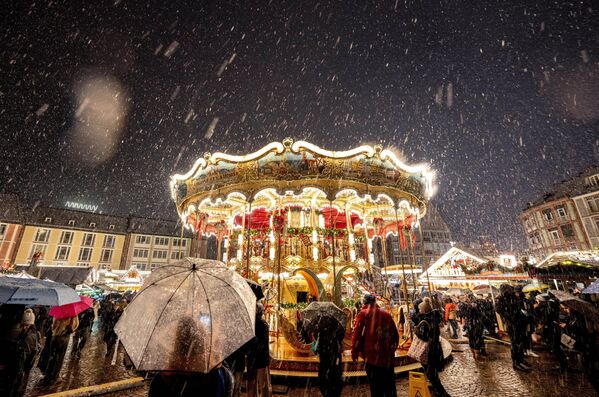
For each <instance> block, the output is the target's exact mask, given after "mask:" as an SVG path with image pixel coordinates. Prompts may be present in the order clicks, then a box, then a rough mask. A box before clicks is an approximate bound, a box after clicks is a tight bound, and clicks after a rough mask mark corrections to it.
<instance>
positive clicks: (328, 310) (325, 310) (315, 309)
mask: <svg viewBox="0 0 599 397" xmlns="http://www.w3.org/2000/svg"><path fill="white" fill-rule="evenodd" d="M301 313H302V318H303V320H304V326H306V327H312V328H315V327H316V326H317V324H318V322H319V320H320V319H321V317H323V316H327V317H331V318H333V319H335V320H336V321H337V322H338V323H339V324H340V325H342V326H344V327H345V320H346V319H347V315H346V314H345V313H344V312H343V310H341V309H340V308H339V307H338V306H337V305H335V304H334V303H333V302H318V301H314V302H312V303H310V304H309V305H308V306H306V308H305V309H304V310H302V312H301Z"/></svg>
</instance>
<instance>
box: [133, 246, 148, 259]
mask: <svg viewBox="0 0 599 397" xmlns="http://www.w3.org/2000/svg"><path fill="white" fill-rule="evenodd" d="M148 251H149V250H147V249H141V248H135V249H134V250H133V257H134V258H147V257H148Z"/></svg>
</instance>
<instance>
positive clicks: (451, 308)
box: [445, 303, 458, 321]
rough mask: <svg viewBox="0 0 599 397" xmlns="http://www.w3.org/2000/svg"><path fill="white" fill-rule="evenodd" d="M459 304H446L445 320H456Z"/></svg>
mask: <svg viewBox="0 0 599 397" xmlns="http://www.w3.org/2000/svg"><path fill="white" fill-rule="evenodd" d="M457 310H458V309H457V306H456V304H455V303H447V304H446V305H445V321H449V320H455V319H456V317H457Z"/></svg>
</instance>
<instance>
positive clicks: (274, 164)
mask: <svg viewBox="0 0 599 397" xmlns="http://www.w3.org/2000/svg"><path fill="white" fill-rule="evenodd" d="M432 191H433V173H432V172H431V171H430V170H429V168H428V166H427V165H416V166H412V165H408V164H405V163H404V162H402V161H401V160H400V159H399V158H398V157H397V156H396V155H395V154H394V153H393V152H392V151H391V150H388V149H385V150H383V148H382V147H380V146H370V145H363V146H360V147H357V148H354V149H351V150H345V151H329V150H325V149H322V148H320V147H318V146H316V145H313V144H311V143H309V142H305V141H297V142H294V141H293V140H292V139H290V138H287V139H285V140H283V142H272V143H270V144H268V145H266V146H264V147H263V148H261V149H259V150H258V151H256V152H253V153H250V154H247V155H244V156H236V155H229V154H225V153H220V152H217V153H213V154H210V153H206V154H205V155H204V156H203V157H202V158H200V159H198V160H197V161H196V162H195V164H194V165H193V167H192V168H191V169H190V170H189V172H187V173H186V174H183V175H174V176H172V177H171V192H172V197H173V199H174V200H175V202H176V204H177V210H178V212H179V214H180V215H181V216H182V217H184V216H187V215H189V214H190V213H192V212H193V211H197V210H198V208H200V207H204V208H207V207H210V208H211V211H214V212H219V211H221V212H222V213H223V217H225V216H230V215H231V213H234V212H235V210H234V209H235V208H242V207H245V206H246V205H247V203H248V202H252V203H253V204H255V205H254V206H253V207H254V208H255V207H258V206H263V207H269V203H273V202H275V201H277V202H278V201H279V199H280V198H281V197H286V198H289V200H288V201H293V200H296V201H297V202H298V204H299V205H306V203H310V202H312V203H314V202H315V201H318V202H319V203H320V204H323V203H326V202H330V201H334V202H335V204H337V203H341V204H346V203H351V204H352V205H361V204H362V205H363V204H364V203H365V202H368V203H372V206H379V205H383V204H384V205H390V206H392V207H395V208H400V207H401V206H402V205H404V206H405V207H406V208H408V209H409V211H410V212H411V213H417V214H418V217H419V218H420V217H422V216H424V214H425V211H426V203H427V201H428V199H429V198H430V196H431V195H432ZM302 200H303V201H304V202H302ZM306 200H308V201H306ZM381 203H382V204H381ZM388 203H390V204H388ZM335 204H333V206H335Z"/></svg>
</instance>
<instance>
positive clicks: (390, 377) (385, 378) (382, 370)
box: [351, 295, 399, 397]
mask: <svg viewBox="0 0 599 397" xmlns="http://www.w3.org/2000/svg"><path fill="white" fill-rule="evenodd" d="M363 302H364V306H363V307H362V310H361V311H360V313H358V316H357V317H356V320H355V322H354V331H353V335H352V349H351V353H352V359H353V360H354V361H357V360H358V356H361V357H362V358H363V359H364V361H365V362H366V376H367V377H368V383H369V385H370V395H371V396H372V397H396V396H397V392H396V389H395V372H394V365H393V364H394V362H395V350H397V344H398V343H399V333H398V332H397V327H396V326H395V322H394V321H393V318H392V317H391V315H390V314H389V313H387V312H385V311H384V310H382V309H381V308H380V307H379V306H378V305H377V304H376V300H375V298H374V296H372V295H366V296H364V299H363Z"/></svg>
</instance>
